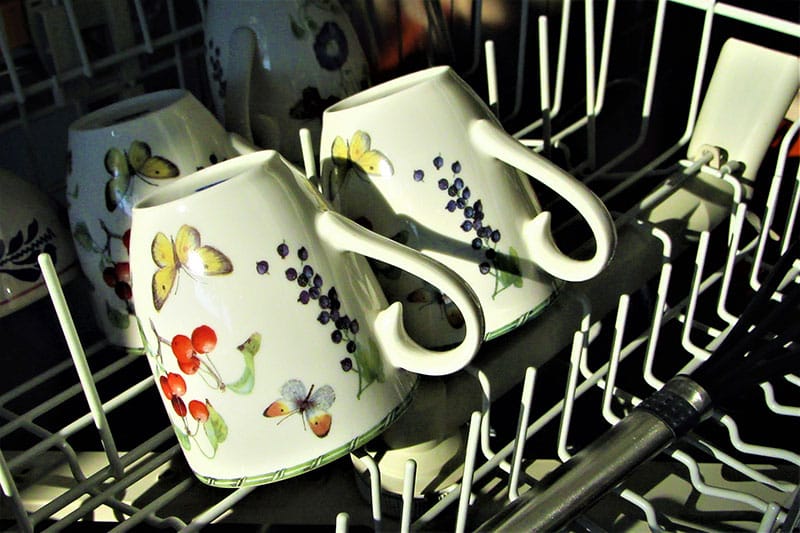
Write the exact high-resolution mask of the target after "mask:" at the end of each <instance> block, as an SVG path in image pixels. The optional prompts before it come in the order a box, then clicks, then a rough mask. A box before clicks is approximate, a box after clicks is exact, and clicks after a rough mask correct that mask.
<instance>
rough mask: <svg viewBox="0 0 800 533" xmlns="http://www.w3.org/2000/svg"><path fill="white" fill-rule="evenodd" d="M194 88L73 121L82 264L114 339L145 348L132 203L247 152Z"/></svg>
mask: <svg viewBox="0 0 800 533" xmlns="http://www.w3.org/2000/svg"><path fill="white" fill-rule="evenodd" d="M234 137H235V136H233V135H231V134H228V133H227V132H226V131H225V130H224V129H223V128H222V125H221V124H220V123H219V122H218V121H217V120H216V118H214V115H212V114H211V112H210V111H209V110H207V109H206V108H205V107H204V106H203V105H202V104H201V103H200V102H199V101H198V100H197V99H196V98H195V97H194V96H192V94H191V93H189V92H188V91H184V90H166V91H160V92H155V93H150V94H145V95H143V96H139V97H135V98H131V99H128V100H123V101H121V102H118V103H115V104H111V105H109V106H107V107H104V108H101V109H99V110H97V111H94V112H92V113H89V114H87V115H85V116H83V117H81V118H80V119H78V120H76V121H75V122H73V123H72V124H71V125H70V127H69V136H68V144H69V146H68V148H69V154H68V167H69V168H68V175H67V203H68V214H69V220H70V228H71V232H72V236H73V239H74V241H75V245H76V250H77V252H78V257H79V259H80V264H81V268H82V269H83V272H84V274H85V275H86V277H87V278H88V280H89V282H90V283H91V285H92V287H93V289H94V290H93V292H92V304H93V306H94V311H95V315H96V319H97V322H98V325H99V326H100V328H101V329H102V331H103V332H104V333H105V335H106V337H107V338H108V340H109V341H110V342H111V343H113V344H115V345H118V346H122V347H126V348H140V347H141V337H140V335H139V331H138V329H137V328H136V324H135V322H134V321H133V320H131V316H132V314H133V300H132V299H131V296H132V292H131V287H130V268H129V260H128V247H129V244H128V243H129V238H130V234H129V230H130V224H131V221H130V214H131V206H132V205H133V203H135V202H136V201H137V200H138V199H140V198H141V197H142V196H144V195H146V194H147V193H149V192H151V191H152V190H154V189H156V188H158V187H160V186H163V185H164V184H166V183H169V182H172V181H175V180H176V179H178V178H181V177H183V176H186V175H188V174H191V173H193V172H196V171H197V170H198V169H199V168H203V167H207V166H209V165H212V164H213V163H215V162H218V161H222V160H225V159H227V158H230V157H233V156H235V155H237V154H238V153H239V151H245V150H246V147H245V146H244V144H243V143H241V142H238V140H236V139H235V138H234Z"/></svg>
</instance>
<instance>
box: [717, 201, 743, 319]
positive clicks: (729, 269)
mask: <svg viewBox="0 0 800 533" xmlns="http://www.w3.org/2000/svg"><path fill="white" fill-rule="evenodd" d="M735 205H736V207H735V211H734V212H733V213H731V221H730V231H729V236H728V256H727V258H726V259H725V270H724V274H723V275H722V280H721V281H720V288H719V298H718V299H717V314H718V315H719V317H720V318H721V319H723V320H724V321H725V322H727V323H728V324H734V323H735V322H736V321H737V320H738V318H739V317H737V316H736V315H734V314H733V313H731V312H730V311H728V309H727V301H728V293H729V292H730V287H731V280H732V279H733V267H734V266H735V265H736V254H737V253H738V252H739V240H740V239H741V236H742V227H743V225H744V220H745V215H746V214H747V204H745V203H744V202H741V203H737V204H735Z"/></svg>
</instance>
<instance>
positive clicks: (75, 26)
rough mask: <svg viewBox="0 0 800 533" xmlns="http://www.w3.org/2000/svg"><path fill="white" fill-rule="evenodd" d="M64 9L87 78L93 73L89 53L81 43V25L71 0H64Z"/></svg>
mask: <svg viewBox="0 0 800 533" xmlns="http://www.w3.org/2000/svg"><path fill="white" fill-rule="evenodd" d="M64 11H65V12H66V14H67V21H69V29H70V31H71V32H72V39H73V40H74V41H75V48H76V49H77V50H78V57H80V59H81V66H82V68H83V74H84V76H86V77H87V78H91V77H92V75H93V70H92V64H91V62H90V61H89V54H87V53H86V46H84V44H83V35H82V34H81V26H80V23H79V22H78V18H77V17H76V16H75V8H74V6H73V4H72V0H64ZM64 44H66V43H50V46H61V45H64Z"/></svg>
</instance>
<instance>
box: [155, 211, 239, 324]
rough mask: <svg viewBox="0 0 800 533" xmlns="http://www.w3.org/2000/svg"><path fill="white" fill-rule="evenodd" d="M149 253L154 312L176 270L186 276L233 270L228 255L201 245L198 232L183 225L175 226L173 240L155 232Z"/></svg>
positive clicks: (167, 291)
mask: <svg viewBox="0 0 800 533" xmlns="http://www.w3.org/2000/svg"><path fill="white" fill-rule="evenodd" d="M150 252H151V254H152V256H153V261H155V263H156V266H158V270H156V272H155V274H153V282H152V291H153V305H154V306H155V308H156V311H160V310H161V308H162V307H163V306H164V303H165V302H166V301H167V297H169V294H170V292H172V288H173V287H174V286H175V280H176V279H177V277H178V271H179V270H184V271H186V273H187V274H188V275H189V276H190V277H194V276H220V275H223V274H230V273H231V272H233V263H231V260H230V259H229V258H228V256H226V255H225V254H224V253H222V252H220V251H219V250H217V249H216V248H214V247H212V246H202V245H201V243H200V232H199V231H197V229H195V228H193V227H192V226H188V225H185V224H184V225H183V226H181V227H180V229H178V234H177V236H176V237H175V240H172V239H170V238H169V237H167V236H166V235H164V234H163V233H161V232H158V233H157V234H156V236H155V237H153V243H152V244H151V246H150Z"/></svg>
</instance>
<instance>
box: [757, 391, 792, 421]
mask: <svg viewBox="0 0 800 533" xmlns="http://www.w3.org/2000/svg"><path fill="white" fill-rule="evenodd" d="M761 390H763V391H764V400H765V402H766V404H767V407H769V408H770V410H772V412H773V413H777V414H779V415H784V416H798V417H800V407H792V406H789V405H783V404H780V403H778V401H777V400H776V399H775V391H774V389H773V388H772V384H770V383H762V384H761Z"/></svg>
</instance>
